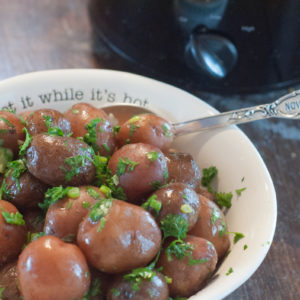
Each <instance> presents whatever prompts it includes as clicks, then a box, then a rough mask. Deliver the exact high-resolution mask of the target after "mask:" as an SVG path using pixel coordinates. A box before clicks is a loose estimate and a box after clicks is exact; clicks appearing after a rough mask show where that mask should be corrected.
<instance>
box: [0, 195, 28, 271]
mask: <svg viewBox="0 0 300 300" xmlns="http://www.w3.org/2000/svg"><path fill="white" fill-rule="evenodd" d="M3 210H4V211H7V212H9V213H16V212H17V211H18V210H17V208H16V207H15V206H14V205H13V204H11V203H10V202H7V201H4V200H0V267H1V266H2V265H4V264H5V263H6V262H9V261H11V260H12V259H14V258H16V257H17V256H18V254H19V253H20V252H21V250H22V246H23V245H24V244H25V242H26V239H27V229H26V226H25V225H24V226H22V225H15V224H8V223H6V221H5V219H4V217H3V215H2V211H3Z"/></svg>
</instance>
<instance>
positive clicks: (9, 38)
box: [0, 0, 300, 300]
mask: <svg viewBox="0 0 300 300" xmlns="http://www.w3.org/2000/svg"><path fill="white" fill-rule="evenodd" d="M87 4H88V1H87V0H64V1H61V0H42V1H41V0H21V1H20V0H9V1H4V0H0V38H1V40H0V80H2V79H5V78H8V77H11V76H15V75H18V74H23V73H26V72H31V71H37V70H46V69H57V68H114V69H120V70H128V71H132V70H131V69H130V67H128V66H125V65H124V64H123V63H122V61H118V58H116V57H112V56H111V53H110V51H108V50H107V49H106V48H105V47H104V46H103V45H101V44H98V45H95V44H93V42H92V40H93V39H92V28H91V25H90V22H89V15H88V11H87ZM93 49H97V51H98V53H99V55H98V56H96V55H94V50H93ZM291 88H295V87H291ZM190 92H192V93H194V94H195V95H197V96H199V97H201V98H202V99H204V100H206V101H207V102H209V103H210V104H212V105H213V106H215V107H216V108H217V109H219V110H220V111H225V110H228V109H235V108H239V107H247V106H250V105H254V104H255V103H264V102H265V103H267V102H269V101H272V100H273V99H274V97H276V96H279V95H282V94H284V93H286V92H287V91H284V90H283V91H277V92H270V93H268V94H263V95H262V94H261V95H247V96H245V95H244V96H234V97H222V96H217V95H211V94H207V93H202V92H199V91H195V90H190ZM241 127H242V129H243V130H244V131H245V133H246V134H247V135H248V136H249V138H250V139H251V140H252V141H253V143H254V144H255V145H256V147H257V148H258V150H259V152H260V153H261V155H262V157H263V159H264V160H265V163H266V165H267V167H268V169H269V171H270V173H271V176H272V178H273V181H274V184H275V188H276V191H277V198H278V221H277V229H276V234H275V238H274V241H273V244H272V247H271V249H270V251H269V253H268V255H267V257H266V259H265V260H264V262H263V263H262V265H261V266H260V268H259V269H258V270H257V271H256V272H255V274H254V275H253V276H252V277H251V278H250V279H249V280H248V281H247V282H246V283H245V284H244V285H242V286H241V287H240V288H238V289H237V290H236V291H235V292H234V293H232V294H231V295H230V296H228V297H227V298H226V299H251V300H252V299H263V300H265V299H300V192H299V188H300V181H299V178H300V121H297V122H296V121H287V120H285V121H283V120H270V121H259V122H257V123H252V124H247V125H243V126H241Z"/></svg>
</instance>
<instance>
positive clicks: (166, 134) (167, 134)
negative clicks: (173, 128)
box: [161, 124, 171, 137]
mask: <svg viewBox="0 0 300 300" xmlns="http://www.w3.org/2000/svg"><path fill="white" fill-rule="evenodd" d="M161 128H162V129H163V131H164V135H165V136H166V137H170V136H171V132H170V131H169V128H168V126H167V124H163V125H162V126H161Z"/></svg>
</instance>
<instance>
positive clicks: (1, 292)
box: [0, 285, 5, 299]
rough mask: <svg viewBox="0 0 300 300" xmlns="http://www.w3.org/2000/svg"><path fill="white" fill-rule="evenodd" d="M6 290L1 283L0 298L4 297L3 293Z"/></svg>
mask: <svg viewBox="0 0 300 300" xmlns="http://www.w3.org/2000/svg"><path fill="white" fill-rule="evenodd" d="M4 290H5V288H4V287H3V286H1V285H0V299H2V295H3V292H4Z"/></svg>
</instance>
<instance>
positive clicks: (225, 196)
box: [215, 192, 233, 208]
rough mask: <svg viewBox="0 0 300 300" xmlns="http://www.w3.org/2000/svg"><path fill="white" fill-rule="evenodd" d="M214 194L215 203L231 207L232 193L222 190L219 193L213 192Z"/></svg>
mask: <svg viewBox="0 0 300 300" xmlns="http://www.w3.org/2000/svg"><path fill="white" fill-rule="evenodd" d="M215 196H216V201H217V204H218V205H219V206H220V207H224V206H225V207H227V208H230V207H231V199H232V196H233V195H232V193H231V192H229V193H224V192H220V193H215Z"/></svg>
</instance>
